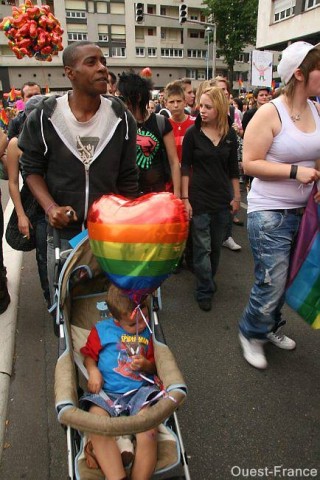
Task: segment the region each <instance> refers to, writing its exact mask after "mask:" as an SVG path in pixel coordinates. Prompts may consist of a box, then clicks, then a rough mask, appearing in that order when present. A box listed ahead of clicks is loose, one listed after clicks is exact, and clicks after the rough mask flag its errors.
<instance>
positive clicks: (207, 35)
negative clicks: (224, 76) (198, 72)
mask: <svg viewBox="0 0 320 480" xmlns="http://www.w3.org/2000/svg"><path fill="white" fill-rule="evenodd" d="M211 33H212V28H211V27H207V28H206V30H205V36H206V38H207V75H206V79H207V80H209V58H210V36H211ZM212 77H213V75H212Z"/></svg>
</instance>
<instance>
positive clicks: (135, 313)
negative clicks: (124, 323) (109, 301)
mask: <svg viewBox="0 0 320 480" xmlns="http://www.w3.org/2000/svg"><path fill="white" fill-rule="evenodd" d="M138 313H140V315H141V317H142V318H143V321H144V323H145V324H146V326H147V327H148V329H149V332H150V333H152V329H151V327H150V325H149V322H148V320H147V319H146V317H145V315H144V313H143V311H142V310H141V307H140V305H137V306H136V308H135V309H134V310H133V311H132V313H131V315H130V318H131V320H132V319H133V318H135V317H136V338H138V334H139V327H138V325H139V324H138Z"/></svg>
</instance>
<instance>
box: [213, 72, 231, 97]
mask: <svg viewBox="0 0 320 480" xmlns="http://www.w3.org/2000/svg"><path fill="white" fill-rule="evenodd" d="M214 85H215V86H216V87H219V88H221V89H222V90H223V93H224V94H225V96H226V98H227V100H228V101H229V98H230V84H229V82H228V80H227V79H226V78H224V77H221V76H219V75H218V76H217V77H215V79H214Z"/></svg>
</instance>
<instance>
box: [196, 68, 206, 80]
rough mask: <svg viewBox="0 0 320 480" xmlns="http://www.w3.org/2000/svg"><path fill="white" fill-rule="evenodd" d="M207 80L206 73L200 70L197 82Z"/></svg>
mask: <svg viewBox="0 0 320 480" xmlns="http://www.w3.org/2000/svg"><path fill="white" fill-rule="evenodd" d="M205 79H206V72H205V71H204V70H198V78H197V80H205Z"/></svg>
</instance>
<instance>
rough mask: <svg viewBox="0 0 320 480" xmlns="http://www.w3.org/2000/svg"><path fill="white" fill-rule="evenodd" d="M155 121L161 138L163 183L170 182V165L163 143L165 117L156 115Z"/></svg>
mask: <svg viewBox="0 0 320 480" xmlns="http://www.w3.org/2000/svg"><path fill="white" fill-rule="evenodd" d="M155 116H156V120H157V127H158V130H159V134H160V138H161V152H162V162H163V169H164V177H165V182H166V183H167V182H170V180H171V168H170V163H169V160H168V156H167V151H166V146H165V144H164V142H163V133H164V130H165V127H166V120H165V118H166V117H165V116H164V115H161V114H160V113H156V114H155Z"/></svg>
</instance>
